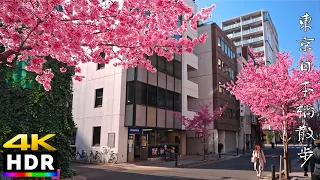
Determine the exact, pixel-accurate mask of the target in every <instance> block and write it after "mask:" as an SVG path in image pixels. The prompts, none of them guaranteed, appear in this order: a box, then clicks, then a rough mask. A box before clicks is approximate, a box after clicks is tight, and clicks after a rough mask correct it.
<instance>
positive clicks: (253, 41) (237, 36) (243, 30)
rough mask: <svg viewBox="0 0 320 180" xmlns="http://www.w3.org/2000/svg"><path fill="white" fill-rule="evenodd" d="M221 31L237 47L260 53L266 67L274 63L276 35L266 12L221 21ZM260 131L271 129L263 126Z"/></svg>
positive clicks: (275, 59)
mask: <svg viewBox="0 0 320 180" xmlns="http://www.w3.org/2000/svg"><path fill="white" fill-rule="evenodd" d="M222 30H223V31H224V32H225V33H226V34H227V36H228V37H229V38H230V39H231V40H232V41H233V42H234V44H235V45H236V46H237V47H243V46H250V47H251V48H252V49H253V51H254V52H258V53H262V54H263V59H264V61H265V64H266V65H269V64H275V63H276V61H277V57H276V55H277V53H278V52H279V43H278V33H277V30H276V28H275V26H274V24H273V22H272V20H271V17H270V14H269V12H268V11H266V10H258V11H255V12H252V13H248V14H245V15H241V16H238V17H234V18H231V19H229V20H226V21H223V22H222ZM262 129H269V130H272V127H270V126H269V125H265V126H263V127H262Z"/></svg>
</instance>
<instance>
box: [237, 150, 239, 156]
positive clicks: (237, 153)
mask: <svg viewBox="0 0 320 180" xmlns="http://www.w3.org/2000/svg"><path fill="white" fill-rule="evenodd" d="M238 155H239V149H238V148H237V156H238Z"/></svg>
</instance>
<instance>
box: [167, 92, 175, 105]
mask: <svg viewBox="0 0 320 180" xmlns="http://www.w3.org/2000/svg"><path fill="white" fill-rule="evenodd" d="M169 94H172V98H169ZM170 101H172V103H171V105H172V106H171V107H170V106H169V105H170V103H169V102H170ZM166 109H168V110H173V109H174V92H172V91H169V90H167V93H166Z"/></svg>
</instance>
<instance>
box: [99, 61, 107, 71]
mask: <svg viewBox="0 0 320 180" xmlns="http://www.w3.org/2000/svg"><path fill="white" fill-rule="evenodd" d="M105 68H106V64H105V63H101V64H100V63H98V65H97V70H101V69H105Z"/></svg>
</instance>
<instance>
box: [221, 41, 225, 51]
mask: <svg viewBox="0 0 320 180" xmlns="http://www.w3.org/2000/svg"><path fill="white" fill-rule="evenodd" d="M221 47H222V51H223V52H224V41H223V40H221Z"/></svg>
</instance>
